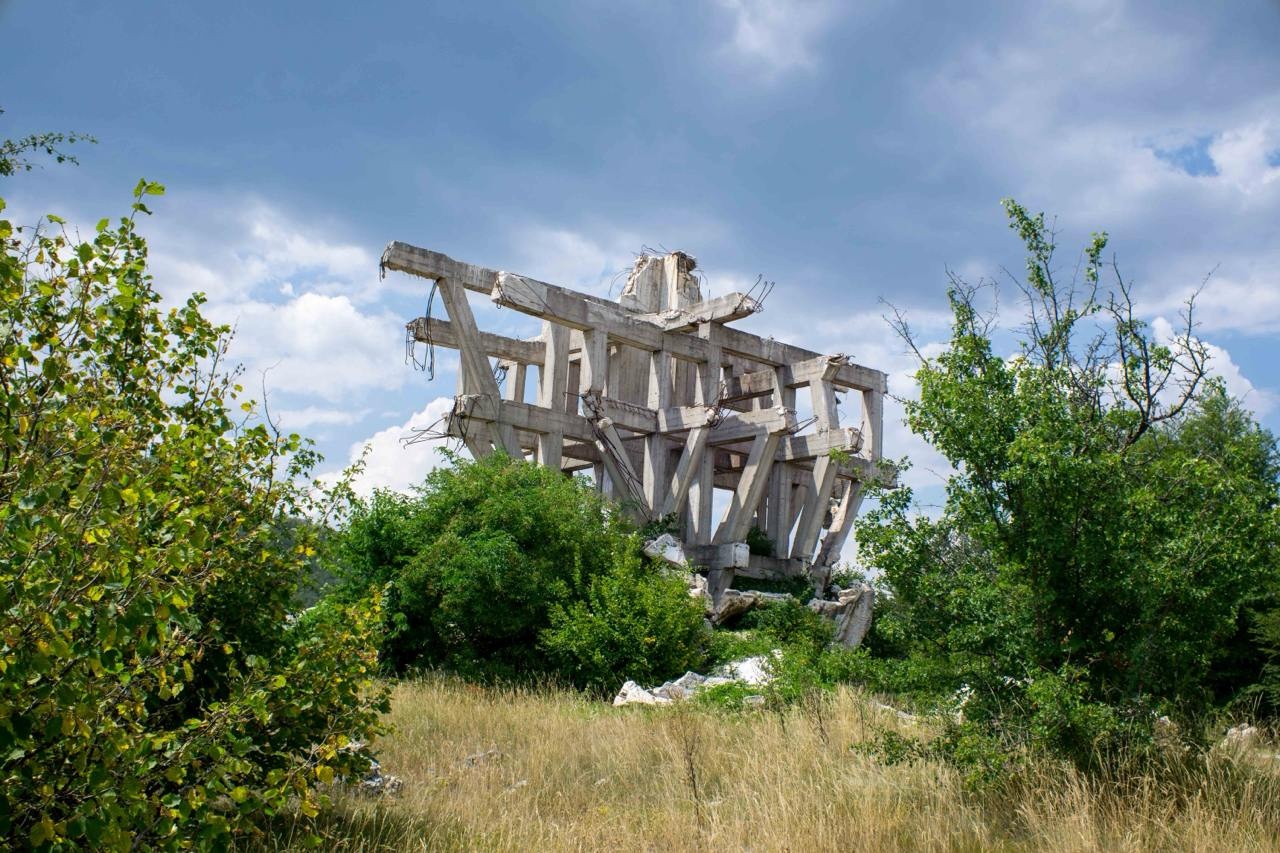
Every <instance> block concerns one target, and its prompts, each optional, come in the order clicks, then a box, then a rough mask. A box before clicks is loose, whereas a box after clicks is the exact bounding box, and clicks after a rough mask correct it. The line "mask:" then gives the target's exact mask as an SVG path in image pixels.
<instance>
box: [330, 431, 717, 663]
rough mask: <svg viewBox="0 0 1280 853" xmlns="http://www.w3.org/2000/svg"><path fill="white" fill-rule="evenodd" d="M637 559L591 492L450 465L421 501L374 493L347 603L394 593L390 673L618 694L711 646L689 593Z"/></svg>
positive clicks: (360, 515)
mask: <svg viewBox="0 0 1280 853" xmlns="http://www.w3.org/2000/svg"><path fill="white" fill-rule="evenodd" d="M638 547H639V540H638V539H637V538H636V537H635V536H634V535H633V534H632V532H631V530H630V528H629V527H628V526H627V524H626V523H625V522H624V521H623V520H622V519H621V517H620V516H619V514H618V513H617V512H616V511H615V509H614V508H613V507H611V506H610V505H609V504H608V503H607V502H606V501H604V500H602V499H601V498H600V496H599V495H598V494H597V493H596V492H595V490H594V489H593V488H592V487H591V486H590V485H589V484H586V483H584V482H581V481H578V480H575V479H573V478H569V477H565V476H564V475H562V474H560V473H558V472H555V471H551V470H549V469H547V468H544V467H542V466H539V465H536V464H534V463H531V462H525V461H523V460H512V459H509V458H508V457H506V456H505V455H503V454H500V453H498V454H494V455H492V456H489V457H486V458H484V459H482V460H480V461H470V460H464V459H459V458H454V459H453V460H452V464H451V465H450V466H449V467H445V468H440V469H438V470H436V471H434V472H432V473H431V474H430V475H429V476H428V477H427V480H426V482H425V483H424V484H423V486H422V487H421V489H420V490H419V492H418V494H417V495H416V496H415V497H405V496H398V495H390V494H386V493H378V494H375V495H374V496H373V497H372V498H371V499H370V500H369V501H368V502H367V503H365V504H363V505H362V506H360V507H358V508H357V509H356V510H355V512H354V513H353V514H352V516H351V520H350V523H349V524H348V526H347V527H346V529H345V530H344V531H343V533H342V536H341V537H340V542H339V545H338V548H337V555H338V559H339V562H340V568H339V569H338V571H340V572H341V573H342V574H343V575H344V576H345V578H346V585H345V587H344V590H342V591H340V592H339V593H338V594H339V595H340V596H341V595H346V596H351V595H359V594H363V591H364V590H366V589H368V588H370V587H381V586H385V587H386V589H387V599H386V602H387V604H386V618H385V633H384V637H383V643H382V651H383V656H382V657H383V660H384V661H385V663H386V665H387V666H388V667H389V668H390V669H391V670H392V671H396V672H403V671H405V670H406V669H409V668H412V667H424V666H438V667H446V668H449V669H451V670H454V671H456V672H461V673H464V674H469V675H473V676H477V677H504V678H510V677H530V676H536V675H556V676H562V677H564V678H566V679H567V680H569V681H571V682H573V683H575V684H579V685H582V686H592V687H597V688H603V687H606V686H610V685H607V684H606V682H611V686H612V687H617V685H618V683H620V682H621V680H622V679H623V678H626V677H642V676H647V675H653V676H655V677H656V676H658V675H666V674H670V673H673V672H676V671H678V670H680V668H681V667H683V666H685V665H687V664H688V663H689V662H690V661H693V660H696V659H697V658H698V655H699V654H700V650H701V647H702V645H703V636H702V617H701V614H700V613H697V607H696V605H694V604H693V602H692V601H691V600H690V599H689V598H688V596H687V594H686V593H685V592H684V588H683V582H681V581H674V580H672V579H670V578H668V577H666V576H665V575H663V574H662V572H661V570H659V569H658V568H656V567H654V566H652V565H650V564H649V563H648V562H647V561H642V558H641V557H640V556H639V553H638ZM677 592H678V593H679V595H677ZM695 613H696V614H697V618H696V619H695V618H694V614H695ZM588 638H594V640H597V641H599V642H600V644H601V645H600V647H599V648H595V647H593V646H592V645H591V642H589V641H588ZM610 673H611V675H610Z"/></svg>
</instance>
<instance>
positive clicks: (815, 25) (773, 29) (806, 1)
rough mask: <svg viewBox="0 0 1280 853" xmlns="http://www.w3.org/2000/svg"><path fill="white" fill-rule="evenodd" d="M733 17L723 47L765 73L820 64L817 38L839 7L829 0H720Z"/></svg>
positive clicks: (772, 73)
mask: <svg viewBox="0 0 1280 853" xmlns="http://www.w3.org/2000/svg"><path fill="white" fill-rule="evenodd" d="M717 3H718V5H719V6H720V8H721V9H723V10H725V12H727V13H728V15H729V17H730V19H731V21H732V34H731V36H730V38H729V40H728V42H726V43H725V45H724V47H723V51H724V52H725V53H726V54H727V55H729V56H730V57H732V58H733V59H735V60H737V61H738V62H740V63H742V64H753V65H754V66H755V67H756V68H757V69H758V70H759V71H760V72H761V73H762V75H763V76H765V77H773V76H776V75H779V74H783V73H785V72H789V71H795V70H807V69H812V68H814V67H815V66H816V65H817V62H818V58H817V55H816V47H815V42H817V40H818V39H819V38H820V37H821V35H822V33H823V31H824V30H825V29H826V28H827V25H828V24H829V23H831V22H832V20H833V19H834V18H835V16H836V12H837V11H838V9H837V6H836V4H835V3H832V2H829V0H717Z"/></svg>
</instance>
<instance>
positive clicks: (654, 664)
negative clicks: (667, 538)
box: [541, 545, 710, 692]
mask: <svg viewBox="0 0 1280 853" xmlns="http://www.w3.org/2000/svg"><path fill="white" fill-rule="evenodd" d="M709 633H710V630H709V629H708V628H707V627H706V624H705V616H704V614H703V605H702V602H701V601H700V600H696V599H693V598H691V597H690V596H689V590H688V585H687V584H686V583H685V581H684V579H683V578H680V577H674V576H668V575H665V574H663V573H661V572H656V571H654V569H653V568H652V567H649V566H645V565H643V564H642V562H641V560H640V558H639V557H638V556H637V555H636V549H635V547H634V545H633V546H631V547H628V548H626V549H624V550H623V551H622V552H621V553H619V554H618V555H617V561H616V563H615V564H614V566H613V568H611V569H610V570H609V571H608V572H607V573H605V574H603V575H597V576H596V577H594V578H592V579H591V584H590V586H589V587H588V589H587V594H586V597H585V598H583V599H581V600H579V601H574V602H571V603H569V604H567V605H558V606H557V607H555V608H554V609H553V610H552V612H551V627H550V628H548V629H547V630H545V631H543V632H542V635H541V639H542V645H543V647H544V648H545V649H546V650H547V652H548V653H549V654H550V656H551V660H552V661H553V662H554V665H555V667H556V671H557V672H559V673H561V674H563V675H564V676H565V677H567V678H568V679H569V680H570V681H572V682H573V683H575V684H579V685H581V686H584V687H588V688H591V689H593V690H596V691H601V692H607V691H611V690H615V689H617V687H618V682H619V680H620V678H621V677H624V676H625V677H626V678H630V679H633V680H635V681H637V682H639V683H640V684H658V683H661V682H662V681H663V680H664V679H666V678H667V677H668V676H671V675H674V674H677V673H682V672H685V671H686V670H690V669H697V668H699V667H701V666H702V664H704V663H705V662H706V645H707V640H708V639H709Z"/></svg>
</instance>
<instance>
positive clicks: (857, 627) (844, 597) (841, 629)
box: [809, 583, 876, 649]
mask: <svg viewBox="0 0 1280 853" xmlns="http://www.w3.org/2000/svg"><path fill="white" fill-rule="evenodd" d="M875 602H876V593H875V590H873V589H872V588H871V587H870V586H868V585H867V584H865V583H864V584H859V585H858V586H856V587H850V588H849V589H842V590H840V591H839V592H838V593H837V594H836V600H835V601H824V600H822V599H818V598H815V599H814V600H813V601H810V602H809V607H810V609H811V610H813V611H814V612H815V613H818V614H820V615H822V616H826V617H827V618H828V619H831V620H833V621H834V622H835V623H836V631H835V641H836V642H837V643H839V644H841V645H842V646H847V647H848V648H851V649H856V648H857V647H858V646H859V645H860V644H861V643H862V639H863V638H864V637H865V636H867V631H869V630H870V629H871V612H872V608H873V607H874V606H875Z"/></svg>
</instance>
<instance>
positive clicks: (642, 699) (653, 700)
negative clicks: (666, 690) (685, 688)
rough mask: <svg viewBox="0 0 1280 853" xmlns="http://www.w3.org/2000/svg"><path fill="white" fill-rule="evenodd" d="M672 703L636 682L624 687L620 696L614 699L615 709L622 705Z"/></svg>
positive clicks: (630, 682) (628, 683) (629, 682)
mask: <svg viewBox="0 0 1280 853" xmlns="http://www.w3.org/2000/svg"><path fill="white" fill-rule="evenodd" d="M670 702H671V700H670V699H668V698H666V697H665V696H662V697H659V696H655V695H653V694H652V693H650V692H649V691H648V690H645V689H644V688H643V687H641V686H640V685H639V684H636V683H635V682H634V681H628V682H627V683H626V684H624V685H622V689H621V690H619V691H618V695H617V696H615V697H613V704H614V706H615V707H617V706H621V705H667V704H670Z"/></svg>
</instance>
